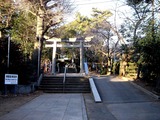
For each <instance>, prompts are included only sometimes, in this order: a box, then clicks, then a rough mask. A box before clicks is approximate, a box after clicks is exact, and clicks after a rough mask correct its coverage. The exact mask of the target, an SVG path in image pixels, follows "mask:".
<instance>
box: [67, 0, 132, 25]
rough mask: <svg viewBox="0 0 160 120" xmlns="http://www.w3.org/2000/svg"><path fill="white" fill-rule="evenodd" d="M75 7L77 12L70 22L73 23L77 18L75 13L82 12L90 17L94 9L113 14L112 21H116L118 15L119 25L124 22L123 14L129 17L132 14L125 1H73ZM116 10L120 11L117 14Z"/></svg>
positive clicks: (70, 17) (70, 18)
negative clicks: (108, 11)
mask: <svg viewBox="0 0 160 120" xmlns="http://www.w3.org/2000/svg"><path fill="white" fill-rule="evenodd" d="M71 1H73V3H74V5H75V7H76V8H75V10H74V12H73V13H72V15H70V16H69V18H68V20H69V21H71V20H73V19H74V18H75V16H74V15H75V13H77V12H80V13H81V14H82V15H85V16H90V15H91V13H92V8H98V9H100V10H110V11H111V12H112V13H113V16H112V17H111V18H110V21H112V22H113V21H114V18H115V15H116V18H117V19H116V22H117V24H121V23H122V22H123V19H122V18H123V17H124V15H122V13H124V14H125V15H126V14H127V15H129V13H130V12H131V11H130V9H129V7H127V6H126V5H125V0H71ZM115 10H116V11H119V12H117V13H116V14H115Z"/></svg>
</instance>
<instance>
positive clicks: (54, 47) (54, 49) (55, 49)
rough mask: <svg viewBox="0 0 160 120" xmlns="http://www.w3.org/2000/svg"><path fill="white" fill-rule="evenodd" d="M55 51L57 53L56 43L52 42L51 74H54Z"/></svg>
mask: <svg viewBox="0 0 160 120" xmlns="http://www.w3.org/2000/svg"><path fill="white" fill-rule="evenodd" d="M56 51H57V41H54V45H53V52H52V74H53V75H55V74H56Z"/></svg>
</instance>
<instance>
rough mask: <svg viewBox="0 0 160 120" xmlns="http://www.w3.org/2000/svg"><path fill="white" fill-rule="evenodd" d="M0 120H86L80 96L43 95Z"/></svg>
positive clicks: (82, 100)
mask: <svg viewBox="0 0 160 120" xmlns="http://www.w3.org/2000/svg"><path fill="white" fill-rule="evenodd" d="M0 120H87V115H86V108H85V105H84V99H83V96H82V94H43V95H41V96H39V97H37V98H35V99H34V100H32V101H30V102H29V103H27V104H25V105H23V106H21V107H20V108H18V109H15V110H13V111H11V112H10V113H8V114H6V115H4V116H1V117H0Z"/></svg>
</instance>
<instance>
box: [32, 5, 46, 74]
mask: <svg viewBox="0 0 160 120" xmlns="http://www.w3.org/2000/svg"><path fill="white" fill-rule="evenodd" d="M43 17H44V11H43V10H42V9H41V8H39V11H38V15H37V31H36V37H37V40H36V41H35V43H34V52H33V58H32V59H33V64H34V65H35V67H36V70H37V72H36V73H37V76H38V77H39V74H40V63H41V53H42V52H41V51H42V44H43V41H42V33H43V29H44V20H43Z"/></svg>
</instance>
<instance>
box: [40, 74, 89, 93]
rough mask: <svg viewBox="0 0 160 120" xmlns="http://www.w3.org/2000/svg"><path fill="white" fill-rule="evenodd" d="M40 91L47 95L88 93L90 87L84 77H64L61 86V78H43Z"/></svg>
mask: <svg viewBox="0 0 160 120" xmlns="http://www.w3.org/2000/svg"><path fill="white" fill-rule="evenodd" d="M39 89H40V90H43V91H44V92H48V93H89V92H90V91H91V90H90V85H89V80H88V78H85V77H66V82H65V84H63V77H44V78H43V80H42V82H41V84H40V86H39Z"/></svg>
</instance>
